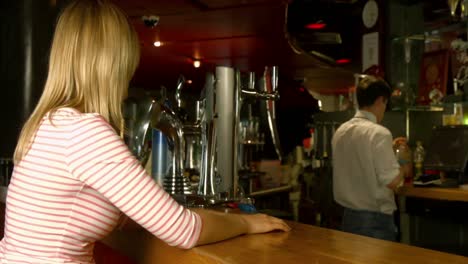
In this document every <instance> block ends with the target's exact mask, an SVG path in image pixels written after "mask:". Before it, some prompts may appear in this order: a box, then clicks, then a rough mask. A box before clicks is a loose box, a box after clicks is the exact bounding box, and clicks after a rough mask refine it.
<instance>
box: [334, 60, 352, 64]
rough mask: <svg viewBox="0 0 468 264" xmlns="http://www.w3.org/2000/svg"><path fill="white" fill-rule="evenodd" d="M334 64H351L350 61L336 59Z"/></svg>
mask: <svg viewBox="0 0 468 264" xmlns="http://www.w3.org/2000/svg"><path fill="white" fill-rule="evenodd" d="M335 62H336V64H348V63H350V62H351V60H350V59H338V60H336V61H335Z"/></svg>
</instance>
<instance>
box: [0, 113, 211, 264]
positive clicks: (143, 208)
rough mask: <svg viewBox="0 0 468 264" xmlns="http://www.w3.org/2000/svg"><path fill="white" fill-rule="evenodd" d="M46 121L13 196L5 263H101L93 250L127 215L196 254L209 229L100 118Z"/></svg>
mask: <svg viewBox="0 0 468 264" xmlns="http://www.w3.org/2000/svg"><path fill="white" fill-rule="evenodd" d="M51 120H52V123H51V122H50V120H49V115H47V116H46V117H44V118H43V120H42V123H41V125H40V127H39V129H38V131H37V134H36V137H35V138H34V141H33V143H32V146H31V149H30V150H29V151H28V153H27V155H26V156H25V157H24V158H23V159H22V160H21V161H20V162H19V164H17V165H16V166H15V168H14V172H13V175H12V180H11V183H10V185H9V188H8V196H7V207H6V216H5V236H4V238H3V240H2V241H1V242H0V263H94V259H93V248H94V242H95V241H96V240H100V239H102V238H104V237H105V236H106V235H108V234H109V233H110V232H111V231H112V230H113V229H114V228H115V227H116V225H117V222H118V219H119V216H120V212H123V213H124V214H126V215H128V216H129V217H130V218H132V219H133V220H134V221H136V222H137V223H139V224H140V225H141V226H143V227H144V228H146V229H147V230H148V231H149V232H151V233H152V234H154V235H155V236H157V237H158V238H160V239H162V240H164V241H166V242H167V243H168V244H170V245H174V246H178V247H182V248H190V247H193V246H194V245H195V243H196V242H197V240H198V238H199V235H200V232H201V227H202V221H201V218H200V216H199V215H197V214H196V213H194V212H192V211H190V210H187V209H185V208H184V207H182V206H181V205H179V204H177V202H176V201H175V200H174V199H172V198H171V196H170V195H168V194H167V193H166V192H165V191H164V190H163V189H162V188H160V187H159V185H157V184H156V183H155V181H153V179H152V178H151V177H150V176H149V175H148V174H147V173H146V172H145V170H144V169H143V167H142V166H141V165H140V164H139V162H138V160H137V159H136V158H135V157H134V156H133V155H132V154H131V152H130V151H129V149H128V148H127V146H126V145H125V143H124V142H123V141H122V140H121V139H120V137H119V136H118V135H117V134H116V132H115V131H114V130H113V128H112V127H111V126H110V125H109V124H108V123H107V122H106V121H105V120H104V119H103V118H102V117H101V116H100V115H98V114H82V113H80V112H78V111H77V110H75V109H73V108H61V109H59V110H58V111H57V112H55V113H54V114H53V115H52V118H51Z"/></svg>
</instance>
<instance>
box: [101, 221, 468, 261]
mask: <svg viewBox="0 0 468 264" xmlns="http://www.w3.org/2000/svg"><path fill="white" fill-rule="evenodd" d="M288 223H289V224H290V226H291V227H292V230H291V231H290V232H288V233H284V232H272V233H267V234H259V235H244V236H239V237H236V238H233V239H229V240H226V241H223V242H220V243H215V244H210V245H205V246H199V247H195V248H193V249H190V250H182V249H178V248H174V247H170V246H168V245H166V244H165V243H163V242H162V241H160V240H158V239H156V238H154V237H152V236H151V235H150V234H149V233H147V232H145V231H141V230H140V231H131V232H130V231H125V232H124V231H119V232H115V233H114V234H112V235H111V236H110V237H109V238H107V239H106V241H104V242H105V243H106V244H108V245H110V246H112V247H114V248H116V249H119V250H120V251H121V252H123V253H124V254H127V255H129V256H130V257H132V258H133V259H135V260H136V261H137V263H148V264H149V263H151V264H153V263H169V264H170V263H203V264H206V263H239V264H250V263H252V264H261V263H284V264H288V263H365V264H376V263H399V264H400V263H412V264H414V263H421V264H431V263H450V264H458V263H460V264H461V263H464V264H466V263H468V258H465V257H462V256H458V255H452V254H448V253H442V252H438V251H432V250H427V249H423V248H418V247H413V246H408V245H405V244H400V243H393V242H387V241H383V240H378V239H373V238H368V237H364V236H358V235H353V234H349V233H344V232H340V231H336V230H331V229H325V228H320V227H316V226H311V225H305V224H300V223H296V222H288ZM226 228H229V227H226Z"/></svg>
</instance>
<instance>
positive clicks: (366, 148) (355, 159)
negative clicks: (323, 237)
mask: <svg viewBox="0 0 468 264" xmlns="http://www.w3.org/2000/svg"><path fill="white" fill-rule="evenodd" d="M391 92H392V90H391V88H390V86H389V85H388V84H387V83H386V82H385V81H384V80H383V79H381V78H378V77H374V76H370V75H368V76H366V77H365V78H363V79H362V80H361V81H360V82H359V84H358V86H357V88H356V93H357V101H358V104H359V109H358V111H357V112H356V114H355V116H354V117H353V118H352V119H350V120H349V121H347V122H345V123H344V124H342V125H341V126H340V127H339V128H338V129H337V131H336V133H335V134H334V136H333V139H332V150H333V195H334V199H335V201H336V202H337V203H338V204H340V205H342V206H343V207H344V213H343V219H342V230H343V231H345V232H350V233H354V234H358V235H364V236H370V237H374V238H379V239H385V240H390V241H395V240H396V226H395V223H394V218H393V213H394V211H395V210H396V204H395V199H394V191H395V190H396V189H397V187H398V186H399V185H400V184H401V183H402V180H403V177H404V176H405V175H406V174H408V173H409V172H410V169H411V168H410V164H409V163H408V164H404V165H401V166H400V164H399V163H398V162H397V160H396V157H395V154H394V152H393V149H392V134H391V132H390V131H389V130H388V129H387V128H385V127H383V126H382V125H380V122H381V121H382V119H383V117H384V114H385V110H386V108H387V103H388V100H389V98H390V96H391ZM399 141H401V140H399Z"/></svg>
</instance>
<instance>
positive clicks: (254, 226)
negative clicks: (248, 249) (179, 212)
mask: <svg viewBox="0 0 468 264" xmlns="http://www.w3.org/2000/svg"><path fill="white" fill-rule="evenodd" d="M192 211H194V212H196V213H197V214H198V215H199V216H200V217H201V218H202V222H203V227H202V231H201V234H200V237H199V239H198V241H197V244H196V245H197V246H199V245H204V244H209V243H213V242H218V241H222V240H225V239H228V238H232V237H236V236H239V235H242V234H257V233H266V232H270V231H273V230H282V231H289V230H291V228H290V227H289V226H288V225H287V224H286V223H285V222H284V221H283V220H281V219H278V218H276V217H272V216H268V215H265V214H235V213H222V212H216V211H213V210H206V209H192Z"/></svg>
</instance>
